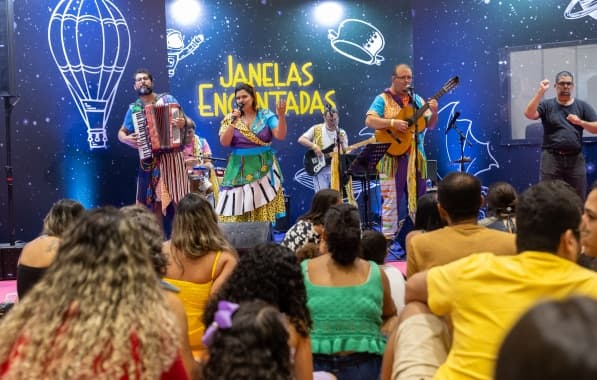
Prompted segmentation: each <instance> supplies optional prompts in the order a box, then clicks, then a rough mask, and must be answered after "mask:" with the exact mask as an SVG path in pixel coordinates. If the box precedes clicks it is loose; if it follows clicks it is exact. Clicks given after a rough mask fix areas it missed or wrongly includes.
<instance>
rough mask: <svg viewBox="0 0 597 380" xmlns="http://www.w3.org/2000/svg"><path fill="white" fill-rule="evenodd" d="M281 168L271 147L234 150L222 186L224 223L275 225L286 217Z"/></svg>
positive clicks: (220, 212) (218, 208)
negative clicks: (277, 220) (274, 223)
mask: <svg viewBox="0 0 597 380" xmlns="http://www.w3.org/2000/svg"><path fill="white" fill-rule="evenodd" d="M283 181H284V179H283V176H282V171H281V170H280V164H279V163H278V159H277V158H276V155H275V153H274V151H273V150H272V149H271V148H270V147H269V146H264V147H256V148H249V149H246V148H243V149H235V150H234V151H233V152H232V154H231V155H230V158H229V159H228V165H227V167H226V173H225V174H224V178H223V180H222V184H221V185H220V196H219V199H218V204H217V206H216V212H217V213H218V215H219V219H220V221H221V222H264V221H269V222H274V221H275V220H276V218H280V217H283V216H284V215H285V214H286V209H285V205H284V192H283V189H282V183H283Z"/></svg>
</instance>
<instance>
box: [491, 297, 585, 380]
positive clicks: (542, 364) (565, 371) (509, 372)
mask: <svg viewBox="0 0 597 380" xmlns="http://www.w3.org/2000/svg"><path fill="white" fill-rule="evenodd" d="M595 321H597V300H595V299H593V298H588V297H573V298H569V299H567V300H562V301H548V302H544V303H541V304H539V305H537V306H535V307H533V308H532V309H531V310H530V311H528V312H527V313H526V314H525V315H524V316H523V317H522V318H521V319H520V320H518V322H516V324H515V325H514V327H513V328H512V329H511V330H510V332H509V333H508V335H507V336H506V339H505V340H504V341H503V343H502V346H501V348H500V350H499V353H498V358H497V363H496V371H495V377H494V379H495V380H561V379H574V380H593V379H597V351H596V350H595V347H597V330H596V329H595Z"/></svg>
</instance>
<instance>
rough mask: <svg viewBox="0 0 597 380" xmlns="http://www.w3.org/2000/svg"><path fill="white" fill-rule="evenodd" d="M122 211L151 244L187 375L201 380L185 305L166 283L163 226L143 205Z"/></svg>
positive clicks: (176, 290)
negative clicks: (190, 338) (175, 324)
mask: <svg viewBox="0 0 597 380" xmlns="http://www.w3.org/2000/svg"><path fill="white" fill-rule="evenodd" d="M120 211H122V213H123V214H124V215H125V217H129V218H131V219H132V221H133V225H134V226H135V227H137V228H138V229H139V230H140V232H141V234H142V236H143V239H144V241H145V242H146V243H147V246H148V249H149V251H148V255H149V256H150V257H151V261H152V264H153V269H154V270H155V272H156V274H157V276H158V278H159V279H160V284H161V285H162V292H163V294H164V296H165V297H166V303H167V305H168V307H169V309H170V311H172V312H173V313H174V315H175V316H176V322H177V324H178V327H179V328H178V330H179V331H178V332H179V339H180V342H181V347H180V355H181V359H182V363H183V365H184V367H185V370H186V371H187V375H188V377H189V379H198V378H199V365H198V363H197V362H196V361H195V359H194V358H193V352H192V350H191V344H190V342H189V328H188V323H187V314H186V312H185V310H184V305H183V303H182V301H181V300H180V299H179V298H178V296H177V293H178V292H179V290H178V288H176V287H174V286H172V285H170V284H168V283H167V282H165V281H164V280H162V277H164V275H165V274H166V267H167V264H168V260H167V259H166V255H164V252H163V251H162V246H163V243H164V232H163V230H162V228H161V226H160V222H159V220H158V219H157V218H156V216H155V214H154V213H152V212H151V211H150V210H149V209H148V208H147V207H145V206H142V205H139V204H136V205H130V206H124V207H122V208H121V209H120Z"/></svg>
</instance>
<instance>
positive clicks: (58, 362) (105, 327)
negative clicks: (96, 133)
mask: <svg viewBox="0 0 597 380" xmlns="http://www.w3.org/2000/svg"><path fill="white" fill-rule="evenodd" d="M148 251H149V248H148V245H147V244H146V243H145V242H144V240H143V239H142V232H141V231H140V229H139V228H137V227H136V226H135V225H134V220H133V219H132V218H130V217H125V216H124V215H123V214H122V213H121V212H119V211H118V210H116V209H114V208H112V207H108V208H102V209H97V210H93V211H90V212H86V213H84V215H83V216H82V217H81V219H80V220H79V221H78V223H76V225H75V226H73V228H72V229H71V230H70V233H69V234H68V235H67V236H65V237H64V238H63V240H62V243H61V245H60V247H59V249H58V254H57V257H56V260H55V261H54V263H53V264H52V265H51V266H50V267H49V269H48V271H47V273H46V274H45V276H44V277H43V278H42V280H41V281H40V283H39V284H38V285H37V286H36V287H34V288H33V289H32V290H31V291H30V293H28V294H27V297H26V298H24V299H23V301H22V302H21V303H18V304H17V305H16V306H15V307H14V309H13V310H11V312H10V313H8V314H7V315H6V317H5V319H4V320H3V321H2V324H1V325H0V341H1V342H2V345H0V363H3V364H2V365H5V366H6V372H5V373H4V377H3V378H5V379H24V378H30V379H41V378H54V379H66V378H94V379H115V378H121V377H123V376H128V377H129V378H132V377H135V376H136V375H138V376H139V377H140V378H143V379H158V378H160V376H161V374H162V373H163V372H165V371H167V370H168V369H169V368H170V367H171V366H172V364H173V362H174V360H175V359H176V357H177V355H178V350H179V347H180V342H179V341H178V336H179V335H178V326H177V324H176V322H175V318H174V315H173V314H172V313H171V312H170V311H169V310H168V307H167V305H166V301H165V299H164V296H163V293H162V290H161V287H160V285H159V281H158V277H157V275H156V273H155V271H154V269H153V267H152V263H151V259H150V255H149V252H148ZM135 358H138V359H137V360H135Z"/></svg>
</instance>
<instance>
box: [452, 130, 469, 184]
mask: <svg viewBox="0 0 597 380" xmlns="http://www.w3.org/2000/svg"><path fill="white" fill-rule="evenodd" d="M452 129H454V130H455V131H456V132H457V133H458V136H459V138H458V140H459V143H460V159H459V160H457V161H455V162H457V163H459V164H460V172H464V163H465V162H471V159H470V158H468V157H465V156H464V146H465V144H468V146H470V147H472V146H473V144H471V142H470V141H467V140H466V135H465V134H464V133H462V131H461V130H460V128H458V126H457V125H456V123H454V126H453V127H452Z"/></svg>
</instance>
